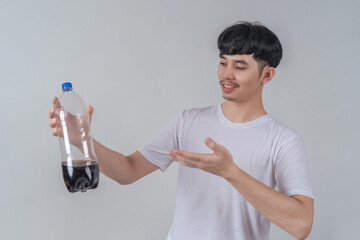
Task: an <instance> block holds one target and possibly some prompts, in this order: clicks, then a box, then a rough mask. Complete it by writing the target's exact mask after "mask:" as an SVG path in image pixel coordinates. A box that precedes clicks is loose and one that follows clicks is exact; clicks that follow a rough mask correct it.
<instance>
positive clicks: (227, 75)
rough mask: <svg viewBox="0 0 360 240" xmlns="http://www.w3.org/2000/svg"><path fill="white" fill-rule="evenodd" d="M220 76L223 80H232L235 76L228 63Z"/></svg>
mask: <svg viewBox="0 0 360 240" xmlns="http://www.w3.org/2000/svg"><path fill="white" fill-rule="evenodd" d="M221 77H222V79H223V80H225V79H226V80H233V79H234V78H235V77H234V71H233V69H232V68H231V66H230V64H229V65H228V66H226V67H224V68H223V71H222V74H221Z"/></svg>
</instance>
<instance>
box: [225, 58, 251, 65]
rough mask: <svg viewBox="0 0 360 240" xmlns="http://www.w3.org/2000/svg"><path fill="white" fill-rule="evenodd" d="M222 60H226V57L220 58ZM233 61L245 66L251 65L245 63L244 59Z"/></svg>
mask: <svg viewBox="0 0 360 240" xmlns="http://www.w3.org/2000/svg"><path fill="white" fill-rule="evenodd" d="M220 58H223V59H225V60H226V57H224V56H220ZM232 61H234V62H237V63H241V64H244V65H249V63H248V62H247V61H245V60H244V59H238V60H232Z"/></svg>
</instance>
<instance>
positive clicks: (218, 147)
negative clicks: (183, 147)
mask: <svg viewBox="0 0 360 240" xmlns="http://www.w3.org/2000/svg"><path fill="white" fill-rule="evenodd" d="M205 144H206V145H207V146H208V147H209V148H210V149H211V150H213V151H214V152H215V154H216V155H223V154H224V153H225V152H226V149H225V148H224V147H223V146H221V145H220V144H217V143H216V142H215V141H214V140H212V139H211V138H209V137H207V138H205Z"/></svg>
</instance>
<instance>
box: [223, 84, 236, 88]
mask: <svg viewBox="0 0 360 240" xmlns="http://www.w3.org/2000/svg"><path fill="white" fill-rule="evenodd" d="M224 86H225V87H226V88H234V86H232V85H227V84H224Z"/></svg>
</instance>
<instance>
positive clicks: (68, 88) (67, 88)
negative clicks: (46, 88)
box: [62, 82, 72, 92]
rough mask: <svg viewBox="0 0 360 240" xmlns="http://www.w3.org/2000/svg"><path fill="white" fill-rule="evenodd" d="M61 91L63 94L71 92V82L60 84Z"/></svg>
mask: <svg viewBox="0 0 360 240" xmlns="http://www.w3.org/2000/svg"><path fill="white" fill-rule="evenodd" d="M62 90H63V91H64V92H68V91H71V90H72V84H71V82H65V83H63V84H62Z"/></svg>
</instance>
